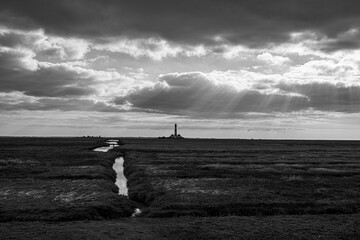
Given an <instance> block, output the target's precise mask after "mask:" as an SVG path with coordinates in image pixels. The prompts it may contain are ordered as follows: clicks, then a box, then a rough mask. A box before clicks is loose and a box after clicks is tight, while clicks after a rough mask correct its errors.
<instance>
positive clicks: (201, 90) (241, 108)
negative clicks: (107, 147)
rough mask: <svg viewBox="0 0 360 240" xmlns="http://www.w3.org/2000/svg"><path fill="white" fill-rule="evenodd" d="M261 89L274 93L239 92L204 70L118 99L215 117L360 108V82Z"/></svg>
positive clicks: (168, 78)
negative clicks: (208, 76) (211, 76)
mask: <svg viewBox="0 0 360 240" xmlns="http://www.w3.org/2000/svg"><path fill="white" fill-rule="evenodd" d="M239 81H246V79H239ZM266 82H267V80H266V79H265V80H264V83H266ZM254 86H256V84H255V85H254ZM260 90H269V91H258V90H256V88H255V89H254V88H253V87H251V88H248V89H243V90H240V91H239V90H236V89H235V88H234V87H231V86H229V85H226V84H223V83H221V84H220V83H217V82H214V81H213V80H211V79H209V78H207V77H206V76H205V75H204V74H201V73H184V74H167V75H164V76H163V77H161V78H160V81H159V82H158V83H157V84H156V85H154V86H152V87H147V88H142V89H139V90H137V91H134V92H132V93H129V94H128V95H126V96H125V97H119V98H117V99H116V100H115V103H117V104H124V103H126V102H129V103H131V104H132V105H133V106H134V107H135V108H139V109H148V110H149V109H152V110H154V111H159V112H163V113H170V114H179V115H186V116H192V117H211V118H234V117H236V116H237V115H241V113H245V112H260V113H269V112H292V111H298V110H305V109H309V108H313V109H318V110H323V111H335V112H360V107H359V106H360V86H345V85H344V84H332V83H321V82H314V83H307V84H298V83H295V82H292V83H291V82H280V83H278V84H276V83H274V84H273V85H270V86H269V85H268V86H267V89H264V88H263V89H260Z"/></svg>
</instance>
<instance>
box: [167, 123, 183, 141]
mask: <svg viewBox="0 0 360 240" xmlns="http://www.w3.org/2000/svg"><path fill="white" fill-rule="evenodd" d="M169 138H184V137H183V136H181V135H180V134H178V133H177V124H176V123H175V128H174V134H171V135H170V137H169Z"/></svg>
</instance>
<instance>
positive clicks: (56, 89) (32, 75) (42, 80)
mask: <svg viewBox="0 0 360 240" xmlns="http://www.w3.org/2000/svg"><path fill="white" fill-rule="evenodd" d="M8 60H10V59H8ZM0 63H1V56H0ZM0 72H1V76H0V92H12V91H20V92H23V93H24V94H26V95H29V96H40V97H41V96H47V97H71V96H86V95H90V94H93V93H95V89H94V88H92V87H91V83H93V81H94V79H92V78H91V77H86V76H83V75H82V74H81V73H77V72H75V71H73V70H71V69H68V68H66V67H64V66H61V65H60V66H53V67H50V68H42V67H40V68H39V69H38V70H37V71H30V70H22V69H21V70H19V69H16V68H15V69H4V68H2V67H0Z"/></svg>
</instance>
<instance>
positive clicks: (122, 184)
mask: <svg viewBox="0 0 360 240" xmlns="http://www.w3.org/2000/svg"><path fill="white" fill-rule="evenodd" d="M118 142H119V140H107V141H106V143H107V144H109V146H105V147H98V148H95V149H94V151H96V152H108V151H109V150H111V149H113V148H115V147H118V146H119V144H118ZM112 168H113V169H114V171H115V172H116V181H115V185H116V186H118V188H119V193H118V194H119V195H125V196H128V188H127V179H126V177H125V175H124V158H123V157H118V158H116V159H115V163H114V165H113V167H112ZM140 213H141V210H140V209H139V208H136V209H135V210H134V213H133V214H132V217H136V216H137V215H139V214H140Z"/></svg>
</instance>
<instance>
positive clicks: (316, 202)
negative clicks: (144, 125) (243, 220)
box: [115, 139, 360, 217]
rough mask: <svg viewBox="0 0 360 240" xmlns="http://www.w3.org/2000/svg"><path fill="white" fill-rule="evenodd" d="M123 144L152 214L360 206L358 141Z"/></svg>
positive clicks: (139, 194)
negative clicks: (357, 158)
mask: <svg viewBox="0 0 360 240" xmlns="http://www.w3.org/2000/svg"><path fill="white" fill-rule="evenodd" d="M122 142H123V143H124V145H123V146H121V147H120V149H117V150H115V151H121V152H124V153H125V156H124V159H125V164H126V166H125V173H126V174H125V175H126V176H127V178H128V186H129V193H130V194H129V196H130V198H131V199H133V200H136V201H139V202H142V203H144V204H145V205H146V206H147V209H146V210H145V211H144V212H143V215H145V216H147V217H174V216H184V215H189V216H227V215H286V214H297V215H298V214H340V213H346V214H349V213H358V212H360V201H359V199H360V198H359V197H360V188H359V183H360V171H359V170H360V168H359V167H360V162H358V161H357V160H356V156H358V154H359V153H360V152H359V151H360V150H359V149H360V143H359V142H345V141H340V142H335V141H334V142H330V141H329V142H324V141H246V140H195V139H182V140H179V141H173V140H166V139H161V140H157V139H122ZM321 189H326V191H325V190H321Z"/></svg>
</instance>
